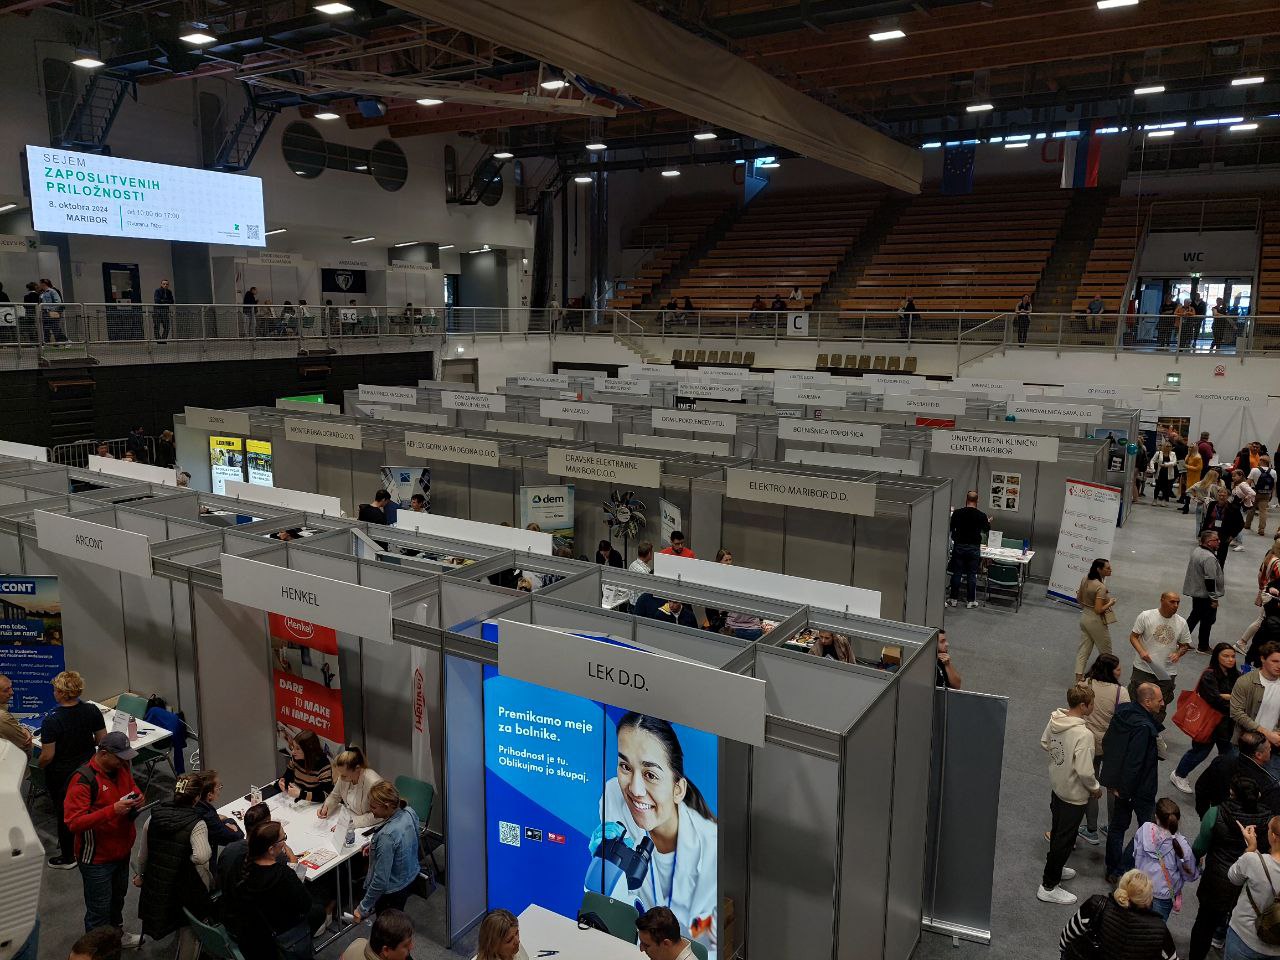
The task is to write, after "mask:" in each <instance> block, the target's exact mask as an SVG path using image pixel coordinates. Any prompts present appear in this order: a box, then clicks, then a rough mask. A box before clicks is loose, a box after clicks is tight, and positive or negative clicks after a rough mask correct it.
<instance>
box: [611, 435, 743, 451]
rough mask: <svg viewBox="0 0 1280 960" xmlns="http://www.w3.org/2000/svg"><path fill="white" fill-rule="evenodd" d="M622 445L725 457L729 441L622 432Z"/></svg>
mask: <svg viewBox="0 0 1280 960" xmlns="http://www.w3.org/2000/svg"><path fill="white" fill-rule="evenodd" d="M622 445H623V446H624V447H647V448H648V449H650V450H673V451H675V452H677V453H705V454H707V455H709V456H713V457H727V456H728V455H729V443H728V441H724V440H690V439H687V438H686V437H659V436H654V435H652V434H648V433H624V434H623V435H622Z"/></svg>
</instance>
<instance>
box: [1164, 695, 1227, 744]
mask: <svg viewBox="0 0 1280 960" xmlns="http://www.w3.org/2000/svg"><path fill="white" fill-rule="evenodd" d="M1221 722H1222V714H1221V713H1219V712H1218V711H1217V710H1215V709H1213V707H1211V706H1209V704H1208V703H1207V702H1206V701H1205V699H1204V697H1202V696H1200V694H1199V692H1198V691H1196V690H1183V691H1182V692H1181V693H1180V694H1178V711H1177V713H1175V714H1174V715H1173V725H1174V726H1175V727H1177V728H1178V729H1179V730H1181V731H1182V732H1183V733H1185V734H1186V735H1187V736H1188V737H1190V738H1191V739H1192V740H1194V741H1195V742H1196V743H1208V742H1209V741H1210V740H1211V739H1212V738H1213V731H1214V730H1216V729H1218V724H1219V723H1221Z"/></svg>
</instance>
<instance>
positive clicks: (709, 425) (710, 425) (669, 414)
mask: <svg viewBox="0 0 1280 960" xmlns="http://www.w3.org/2000/svg"><path fill="white" fill-rule="evenodd" d="M650 417H651V421H652V423H653V429H655V430H689V431H691V432H693V433H722V434H727V435H729V436H733V434H735V433H736V432H737V431H738V415H737V414H736V413H701V412H699V411H696V410H654V411H653V412H652V413H651V414H650Z"/></svg>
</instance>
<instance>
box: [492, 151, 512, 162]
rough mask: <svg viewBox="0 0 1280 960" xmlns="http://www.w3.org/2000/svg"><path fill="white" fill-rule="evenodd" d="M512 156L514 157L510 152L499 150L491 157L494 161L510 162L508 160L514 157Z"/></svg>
mask: <svg viewBox="0 0 1280 960" xmlns="http://www.w3.org/2000/svg"><path fill="white" fill-rule="evenodd" d="M514 156H515V154H514V153H512V152H511V151H510V150H499V151H498V152H497V153H495V154H494V155H493V159H495V160H510V159H511V158H512V157H514Z"/></svg>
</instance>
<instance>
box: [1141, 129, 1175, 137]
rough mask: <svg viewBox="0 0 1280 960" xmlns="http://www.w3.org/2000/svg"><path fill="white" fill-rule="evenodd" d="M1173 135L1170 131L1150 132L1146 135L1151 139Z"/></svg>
mask: <svg viewBox="0 0 1280 960" xmlns="http://www.w3.org/2000/svg"><path fill="white" fill-rule="evenodd" d="M1173 133H1174V132H1173V131H1172V130H1152V131H1150V132H1149V133H1148V134H1147V136H1148V137H1149V138H1151V139H1155V138H1156V137H1172V136H1173Z"/></svg>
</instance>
